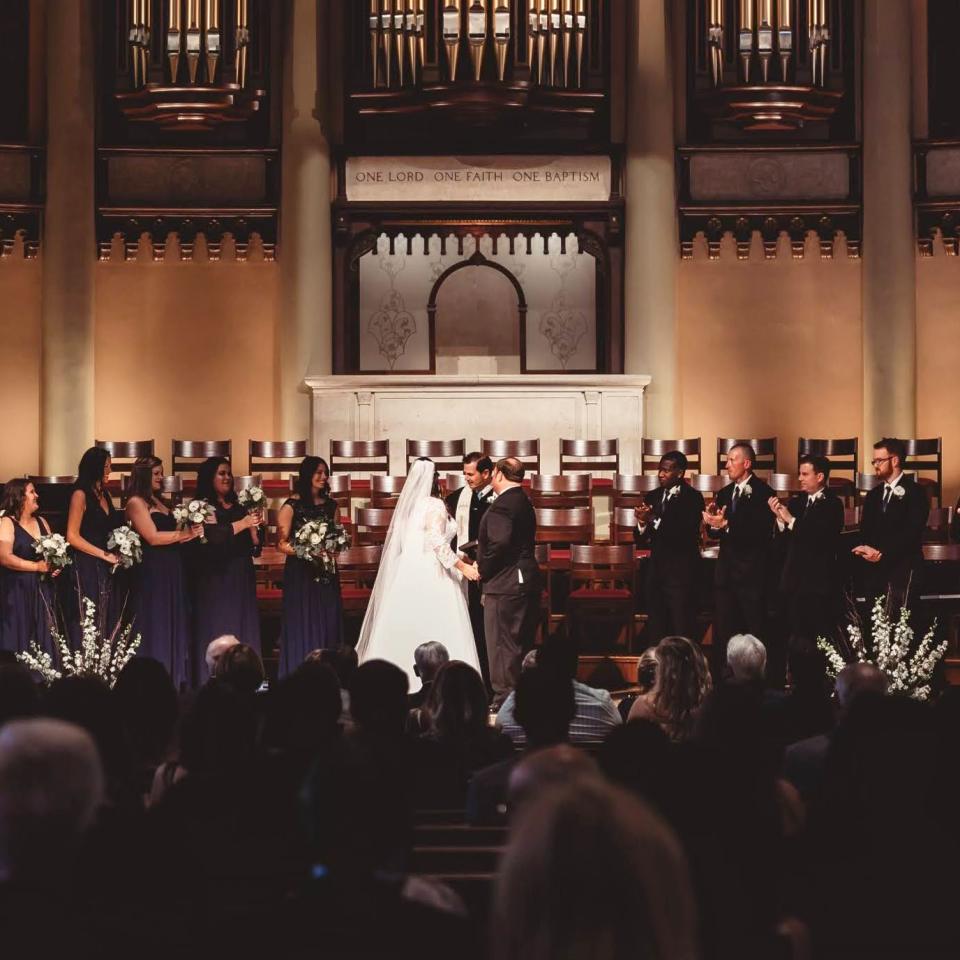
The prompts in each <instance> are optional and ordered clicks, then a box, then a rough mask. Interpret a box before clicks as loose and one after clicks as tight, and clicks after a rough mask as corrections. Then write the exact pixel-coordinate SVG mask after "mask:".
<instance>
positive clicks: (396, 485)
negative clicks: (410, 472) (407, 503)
mask: <svg viewBox="0 0 960 960" xmlns="http://www.w3.org/2000/svg"><path fill="white" fill-rule="evenodd" d="M406 482H407V478H406V477H381V476H375V477H371V478H370V503H371V504H372V505H373V506H374V507H384V508H388V509H391V510H392V509H393V508H394V507H395V506H396V505H397V500H399V499H400V492H401V491H402V490H403V485H404V484H405V483H406Z"/></svg>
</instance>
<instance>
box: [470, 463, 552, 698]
mask: <svg viewBox="0 0 960 960" xmlns="http://www.w3.org/2000/svg"><path fill="white" fill-rule="evenodd" d="M522 482H523V463H522V462H521V461H520V460H518V459H516V458H515V457H507V458H506V459H504V460H500V461H499V462H498V463H497V465H496V466H495V467H494V468H493V475H492V477H491V480H490V483H491V485H492V487H493V492H494V493H495V494H496V495H497V499H496V500H495V501H494V502H493V503H492V504H491V505H490V507H489V508H488V509H487V512H486V513H485V514H484V517H483V520H481V522H480V537H479V543H478V547H477V565H478V567H479V569H480V582H481V585H482V587H483V623H484V629H485V633H486V638H487V656H488V658H489V661H490V682H491V684H492V686H493V706H494V707H497V708H499V707H500V705H501V704H502V703H503V701H504V700H506V698H507V695H508V694H509V693H510V691H511V690H512V689H513V688H514V687H515V686H516V685H517V679H518V678H519V676H520V658H521V656H522V655H523V651H524V650H526V649H529V648H530V647H531V646H532V645H533V635H534V633H535V631H536V628H537V614H538V612H539V604H540V568H539V567H538V566H537V558H536V556H535V553H534V538H535V535H536V531H537V518H536V514H535V513H534V510H533V506H532V504H531V503H530V501H529V499H528V498H527V495H526V494H525V493H524V492H523V488H522V487H521V483H522Z"/></svg>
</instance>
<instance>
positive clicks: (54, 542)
mask: <svg viewBox="0 0 960 960" xmlns="http://www.w3.org/2000/svg"><path fill="white" fill-rule="evenodd" d="M33 549H34V550H35V551H36V554H37V556H38V557H39V558H40V559H41V560H44V561H46V562H47V563H48V564H49V565H50V571H51V573H52V572H53V571H54V570H62V569H63V568H64V567H67V566H69V565H70V564H71V563H73V557H71V556H70V554H69V553H68V552H67V551H68V550H69V549H70V547H69V545H68V544H67V541H66V540H64V539H63V537H62V536H60V534H59V533H45V534H44V535H43V536H42V537H40V539H39V540H37V541H36V542H35V543H34V545H33Z"/></svg>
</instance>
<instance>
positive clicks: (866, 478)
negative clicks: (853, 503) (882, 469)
mask: <svg viewBox="0 0 960 960" xmlns="http://www.w3.org/2000/svg"><path fill="white" fill-rule="evenodd" d="M878 486H880V478H879V477H878V476H877V475H876V474H875V473H858V474H857V495H858V497H859V499H860V502H861V504H862V503H863V501H864V499H865V498H866V496H867V494H868V493H869V492H870V491H871V490H872V489H873V488H874V487H878Z"/></svg>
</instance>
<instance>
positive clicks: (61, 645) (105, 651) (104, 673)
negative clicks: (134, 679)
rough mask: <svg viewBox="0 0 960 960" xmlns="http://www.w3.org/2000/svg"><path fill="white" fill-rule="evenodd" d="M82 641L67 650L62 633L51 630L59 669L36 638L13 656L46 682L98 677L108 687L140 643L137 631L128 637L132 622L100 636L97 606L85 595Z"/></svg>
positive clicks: (118, 625) (115, 679)
mask: <svg viewBox="0 0 960 960" xmlns="http://www.w3.org/2000/svg"><path fill="white" fill-rule="evenodd" d="M81 629H82V631H83V640H82V641H81V643H80V649H79V650H71V649H70V645H69V644H68V643H67V641H66V639H65V638H64V636H63V634H62V633H60V632H59V631H57V630H53V631H52V636H53V642H54V647H55V648H56V651H57V656H58V657H59V660H60V669H59V670H58V669H57V668H56V667H55V666H54V664H53V657H52V656H51V655H50V654H49V653H47V651H46V650H44V649H43V648H42V647H41V646H40V645H39V644H38V643H37V641H36V640H33V641H31V643H30V647H29V649H28V650H26V651H24V652H22V653H18V654H17V659H18V660H19V661H20V662H21V663H23V664H24V665H26V666H27V667H28V668H29V669H31V670H35V671H36V672H37V673H39V674H40V676H41V677H43V679H44V681H45V682H46V683H53V681H54V680H59V679H60V678H61V677H63V676H68V677H84V676H92V677H99V678H100V679H101V680H103V681H104V682H105V683H106V684H107V686H109V687H112V686H113V685H114V684H115V683H116V682H117V677H119V676H120V671H121V670H122V669H123V668H124V667H125V666H126V665H127V663H129V662H130V660H131V659H133V655H134V654H135V653H136V652H137V648H138V647H139V646H140V634H139V633H138V634H136V635H135V636H131V634H132V633H133V625H132V624H127V626H125V627H124V628H123V629H122V630H121V629H120V624H119V623H118V624H117V626H116V627H115V628H114V630H113V633H111V634H110V635H109V636H107V637H102V636H101V635H100V628H99V627H98V626H97V605H96V604H95V603H94V602H93V601H92V600H90V599H89V598H88V597H84V599H83V621H82V622H81Z"/></svg>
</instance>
